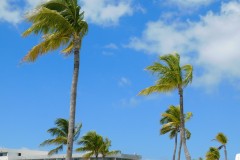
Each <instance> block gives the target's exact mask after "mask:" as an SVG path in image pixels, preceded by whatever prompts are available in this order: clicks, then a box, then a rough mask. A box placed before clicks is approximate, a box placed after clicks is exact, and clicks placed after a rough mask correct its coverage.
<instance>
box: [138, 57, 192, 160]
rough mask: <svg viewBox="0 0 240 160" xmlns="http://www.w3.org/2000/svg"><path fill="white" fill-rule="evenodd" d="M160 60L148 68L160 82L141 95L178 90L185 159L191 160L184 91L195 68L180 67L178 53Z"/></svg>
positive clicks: (189, 66)
mask: <svg viewBox="0 0 240 160" xmlns="http://www.w3.org/2000/svg"><path fill="white" fill-rule="evenodd" d="M159 59H160V62H155V63H154V64H153V65H151V66H148V67H147V68H146V69H147V70H149V71H151V72H152V73H156V74H157V76H158V80H157V81H156V83H155V85H153V86H151V87H148V88H146V89H144V90H142V91H141V92H140V93H139V94H140V95H149V94H151V93H154V92H159V93H165V92H170V91H173V90H178V94H179V99H180V119H181V125H180V133H181V140H182V143H183V147H184V152H185V157H186V159H187V160H191V156H190V153H189V151H188V148H187V144H186V137H185V123H184V108H183V89H184V88H185V87H186V86H187V85H188V84H189V83H191V82H192V72H193V67H192V66H191V65H189V64H187V65H184V66H180V55H179V54H177V53H174V54H168V55H164V56H160V57H159Z"/></svg>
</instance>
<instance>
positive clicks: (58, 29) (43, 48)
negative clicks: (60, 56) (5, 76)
mask: <svg viewBox="0 0 240 160" xmlns="http://www.w3.org/2000/svg"><path fill="white" fill-rule="evenodd" d="M83 18H84V14H83V12H81V11H80V6H79V5H78V4H77V0H71V1H69V0H50V1H47V2H46V3H43V4H42V5H40V6H38V7H37V8H36V9H35V10H33V11H31V12H29V13H28V14H27V15H26V20H27V21H28V22H31V23H32V25H31V26H30V27H29V28H28V29H27V30H26V31H25V32H24V33H23V34H22V35H23V36H24V37H26V36H29V35H30V34H32V33H33V34H36V35H38V34H42V35H43V36H42V41H41V42H40V43H39V44H38V45H36V46H34V47H33V48H32V49H31V50H30V51H29V52H28V53H27V55H26V56H25V57H24V58H23V61H35V60H36V59H37V58H38V56H39V55H43V54H46V53H47V52H49V51H53V50H56V49H58V48H60V46H64V47H65V48H64V49H63V50H62V52H63V53H64V54H65V55H68V54H70V53H72V51H73V49H74V45H73V44H74V42H75V41H76V39H80V40H81V39H82V38H83V37H84V36H85V35H86V33H87V30H88V25H87V23H86V22H85V21H84V19H83ZM80 46H81V43H80V42H79V44H78V47H77V48H78V49H79V48H80Z"/></svg>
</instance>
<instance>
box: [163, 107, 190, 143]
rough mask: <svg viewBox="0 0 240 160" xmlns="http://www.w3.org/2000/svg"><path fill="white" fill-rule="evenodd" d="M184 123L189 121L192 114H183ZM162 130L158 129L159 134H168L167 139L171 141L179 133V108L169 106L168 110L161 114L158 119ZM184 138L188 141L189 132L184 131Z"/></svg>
mask: <svg viewBox="0 0 240 160" xmlns="http://www.w3.org/2000/svg"><path fill="white" fill-rule="evenodd" d="M184 117H185V122H186V121H188V120H190V119H191V117H192V112H187V113H186V114H184ZM160 123H161V124H162V128H161V129H160V134H166V133H170V134H169V137H170V138H171V139H172V138H174V137H175V136H176V134H178V132H179V131H180V125H181V124H180V107H179V106H177V107H176V106H173V105H171V106H169V108H168V109H167V110H166V111H165V112H164V113H163V114H162V118H161V119H160ZM185 131H186V138H187V139H190V137H191V133H190V132H189V130H187V129H185Z"/></svg>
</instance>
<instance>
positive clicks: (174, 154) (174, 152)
mask: <svg viewBox="0 0 240 160" xmlns="http://www.w3.org/2000/svg"><path fill="white" fill-rule="evenodd" d="M177 137H178V134H177V133H176V135H175V146H174V151H173V160H175V156H176V150H177Z"/></svg>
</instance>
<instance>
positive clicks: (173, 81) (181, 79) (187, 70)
mask: <svg viewBox="0 0 240 160" xmlns="http://www.w3.org/2000/svg"><path fill="white" fill-rule="evenodd" d="M159 60H160V62H155V63H154V64H153V65H151V66H148V67H147V68H146V70H148V71H150V72H152V73H153V74H156V75H157V77H158V80H157V81H156V82H155V85H153V86H150V87H148V88H145V89H143V90H142V91H141V92H140V93H139V94H140V95H149V94H151V93H154V92H169V91H173V90H175V89H178V88H179V87H186V86H187V85H188V84H189V83H191V82H192V71H193V68H192V66H191V65H189V64H187V65H184V66H180V55H179V54H178V53H174V54H167V55H164V56H160V57H159Z"/></svg>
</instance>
